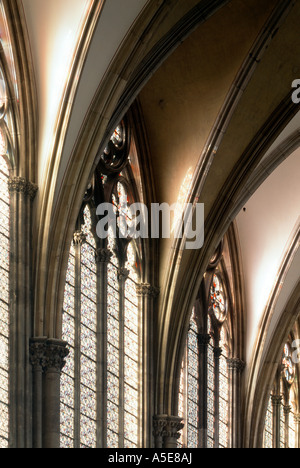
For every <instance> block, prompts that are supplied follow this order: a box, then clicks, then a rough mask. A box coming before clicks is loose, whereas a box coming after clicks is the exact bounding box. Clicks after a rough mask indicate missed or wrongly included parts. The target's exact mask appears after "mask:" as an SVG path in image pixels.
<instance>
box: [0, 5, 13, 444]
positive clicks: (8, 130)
mask: <svg viewBox="0 0 300 468" xmlns="http://www.w3.org/2000/svg"><path fill="white" fill-rule="evenodd" d="M0 6H1V5H0ZM3 15H4V11H3V9H2V7H1V8H0V22H1V21H2V24H3V22H4V21H6V20H5V17H4V16H3ZM13 128H14V127H13V124H12V109H11V106H10V103H9V100H8V88H7V84H6V79H5V75H4V72H3V70H2V69H1V68H0V428H1V429H0V447H1V448H7V447H8V444H9V393H10V388H9V338H10V313H9V309H10V304H9V302H10V300H9V289H10V250H11V246H10V232H11V231H10V217H11V216H10V168H11V160H13V149H14V143H15V142H14V141H13V138H12V136H11V135H14V133H15V132H13V131H12V130H13Z"/></svg>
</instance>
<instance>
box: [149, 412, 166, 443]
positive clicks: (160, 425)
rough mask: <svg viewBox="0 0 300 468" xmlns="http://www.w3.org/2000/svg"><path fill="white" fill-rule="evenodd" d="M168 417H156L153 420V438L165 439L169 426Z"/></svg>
mask: <svg viewBox="0 0 300 468" xmlns="http://www.w3.org/2000/svg"><path fill="white" fill-rule="evenodd" d="M167 418H168V416H167V415H162V416H154V418H153V436H154V437H155V438H157V437H163V435H164V433H165V430H166V426H167Z"/></svg>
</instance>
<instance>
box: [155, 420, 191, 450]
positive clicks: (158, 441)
mask: <svg viewBox="0 0 300 468" xmlns="http://www.w3.org/2000/svg"><path fill="white" fill-rule="evenodd" d="M183 428H184V424H183V422H182V418H180V417H178V416H167V415H160V416H154V418H153V436H154V438H155V445H156V447H157V448H176V446H177V441H178V439H179V438H180V431H181V430H182V429H183Z"/></svg>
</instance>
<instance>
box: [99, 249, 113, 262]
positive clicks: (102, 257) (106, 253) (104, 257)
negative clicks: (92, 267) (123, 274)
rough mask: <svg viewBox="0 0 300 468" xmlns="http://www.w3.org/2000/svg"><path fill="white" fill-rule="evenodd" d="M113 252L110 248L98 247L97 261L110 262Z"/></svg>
mask: <svg viewBox="0 0 300 468" xmlns="http://www.w3.org/2000/svg"><path fill="white" fill-rule="evenodd" d="M112 256H113V254H112V253H111V251H110V250H108V249H97V251H96V262H97V263H109V261H110V259H111V257H112Z"/></svg>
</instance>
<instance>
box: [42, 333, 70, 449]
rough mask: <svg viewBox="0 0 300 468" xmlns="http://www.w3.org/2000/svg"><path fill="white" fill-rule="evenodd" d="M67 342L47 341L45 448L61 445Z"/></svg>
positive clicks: (44, 398)
mask: <svg viewBox="0 0 300 468" xmlns="http://www.w3.org/2000/svg"><path fill="white" fill-rule="evenodd" d="M66 346H67V343H66V342H64V341H60V340H55V339H50V340H47V342H46V348H45V361H44V377H43V448H59V446H60V376H61V371H62V369H63V367H64V365H65V358H66V357H67V356H68V354H69V351H68V349H67V348H66Z"/></svg>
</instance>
